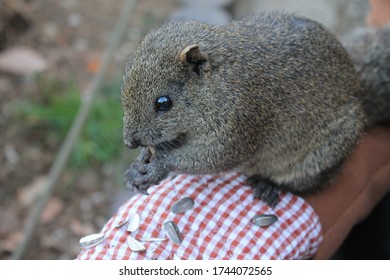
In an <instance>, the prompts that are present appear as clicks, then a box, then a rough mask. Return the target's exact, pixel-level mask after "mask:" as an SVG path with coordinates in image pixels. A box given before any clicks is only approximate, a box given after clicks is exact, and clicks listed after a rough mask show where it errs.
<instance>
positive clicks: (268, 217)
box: [252, 214, 278, 227]
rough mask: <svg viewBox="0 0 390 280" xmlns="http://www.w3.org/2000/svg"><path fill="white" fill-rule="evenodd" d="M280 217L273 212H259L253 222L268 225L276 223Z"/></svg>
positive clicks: (263, 225)
mask: <svg viewBox="0 0 390 280" xmlns="http://www.w3.org/2000/svg"><path fill="white" fill-rule="evenodd" d="M277 220H278V217H277V216H275V215H272V214H258V215H255V216H254V217H253V218H252V222H253V223H254V224H255V225H257V226H260V227H268V226H270V225H272V224H273V223H275V222H276V221H277Z"/></svg>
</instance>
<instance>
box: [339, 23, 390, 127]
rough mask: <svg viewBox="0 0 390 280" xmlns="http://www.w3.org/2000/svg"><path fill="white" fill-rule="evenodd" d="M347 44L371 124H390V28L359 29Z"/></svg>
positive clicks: (369, 123)
mask: <svg viewBox="0 0 390 280" xmlns="http://www.w3.org/2000/svg"><path fill="white" fill-rule="evenodd" d="M344 45H345V48H346V49H347V51H348V52H349V54H350V56H351V58H352V61H353V63H354V64H355V67H356V69H357V71H358V72H359V74H360V76H361V80H362V87H363V93H364V95H363V96H362V99H363V107H364V110H365V112H366V114H367V118H368V125H371V124H374V123H390V25H387V26H386V27H383V28H380V29H378V28H364V29H361V30H357V31H356V32H355V33H354V34H353V35H352V36H351V37H350V38H348V39H347V40H346V41H345V44H344Z"/></svg>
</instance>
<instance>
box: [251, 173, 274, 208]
mask: <svg viewBox="0 0 390 280" xmlns="http://www.w3.org/2000/svg"><path fill="white" fill-rule="evenodd" d="M247 182H248V184H249V185H250V186H251V187H252V188H253V196H254V197H255V198H258V199H261V200H262V201H264V202H265V203H267V204H268V205H269V206H271V207H272V208H275V206H276V205H277V204H278V202H279V190H278V188H277V186H275V185H274V184H273V183H271V182H269V181H267V180H265V179H264V178H262V177H260V176H258V175H253V176H251V177H249V178H248V180H247Z"/></svg>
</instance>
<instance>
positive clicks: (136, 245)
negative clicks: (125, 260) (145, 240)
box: [127, 236, 146, 252]
mask: <svg viewBox="0 0 390 280" xmlns="http://www.w3.org/2000/svg"><path fill="white" fill-rule="evenodd" d="M127 245H129V247H130V249H131V251H133V252H141V251H145V250H146V248H145V246H144V245H142V244H141V243H140V242H139V241H138V240H137V239H135V238H134V237H132V236H129V237H128V239H127Z"/></svg>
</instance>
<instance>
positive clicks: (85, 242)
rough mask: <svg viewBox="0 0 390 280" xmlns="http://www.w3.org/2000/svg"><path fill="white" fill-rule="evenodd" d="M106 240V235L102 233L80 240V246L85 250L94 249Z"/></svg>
mask: <svg viewBox="0 0 390 280" xmlns="http://www.w3.org/2000/svg"><path fill="white" fill-rule="evenodd" d="M103 240H104V235H103V234H101V233H94V234H90V235H87V236H84V237H82V238H81V239H80V246H81V247H82V248H84V249H87V248H91V247H94V246H96V245H98V244H100V243H101V242H103Z"/></svg>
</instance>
